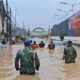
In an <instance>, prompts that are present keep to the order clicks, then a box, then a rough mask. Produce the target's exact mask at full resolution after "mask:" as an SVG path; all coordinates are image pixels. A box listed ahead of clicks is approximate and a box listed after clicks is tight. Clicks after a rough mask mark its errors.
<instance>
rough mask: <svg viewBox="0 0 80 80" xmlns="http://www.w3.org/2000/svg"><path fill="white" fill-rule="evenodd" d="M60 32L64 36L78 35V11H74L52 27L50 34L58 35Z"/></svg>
mask: <svg viewBox="0 0 80 80" xmlns="http://www.w3.org/2000/svg"><path fill="white" fill-rule="evenodd" d="M61 33H63V34H64V35H65V36H80V11H78V12H76V13H75V14H74V15H72V16H71V17H69V18H68V19H67V20H65V21H63V22H61V23H60V24H58V25H54V26H53V27H52V29H51V35H52V36H60V34H61Z"/></svg>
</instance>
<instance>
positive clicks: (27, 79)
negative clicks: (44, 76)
mask: <svg viewBox="0 0 80 80" xmlns="http://www.w3.org/2000/svg"><path fill="white" fill-rule="evenodd" d="M14 80H40V78H39V77H38V76H31V75H20V76H18V77H16V78H15V79H14Z"/></svg>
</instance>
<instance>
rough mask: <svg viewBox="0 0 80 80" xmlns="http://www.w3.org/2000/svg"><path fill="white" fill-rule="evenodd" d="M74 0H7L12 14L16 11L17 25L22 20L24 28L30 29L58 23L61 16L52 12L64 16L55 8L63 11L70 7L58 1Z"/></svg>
mask: <svg viewBox="0 0 80 80" xmlns="http://www.w3.org/2000/svg"><path fill="white" fill-rule="evenodd" d="M75 1H76V0H8V2H9V6H10V7H11V8H12V13H13V15H14V16H15V13H16V16H17V23H18V25H19V27H22V25H23V24H22V23H23V21H24V22H25V28H26V29H27V28H28V27H29V28H30V29H31V30H33V29H34V28H36V27H42V28H44V29H46V30H47V29H48V27H49V25H50V27H52V26H53V25H54V24H58V23H59V22H60V21H61V16H57V17H56V16H54V15H53V14H58V15H62V16H64V17H65V13H64V12H60V11H57V10H56V9H62V10H64V11H69V10H70V9H71V6H68V5H64V4H60V2H67V3H69V4H74V2H75ZM4 2H5V0H4ZM77 3H80V0H77ZM79 7H80V5H77V6H75V9H76V10H75V12H76V11H77V10H79ZM16 9H17V12H16ZM71 14H72V12H69V15H68V16H70V15H71ZM54 17H56V18H54ZM58 18H60V19H58ZM62 20H64V19H62Z"/></svg>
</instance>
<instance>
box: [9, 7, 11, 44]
mask: <svg viewBox="0 0 80 80" xmlns="http://www.w3.org/2000/svg"><path fill="white" fill-rule="evenodd" d="M9 19H10V20H9V21H10V25H9V40H10V45H11V44H12V28H11V8H10V17H9Z"/></svg>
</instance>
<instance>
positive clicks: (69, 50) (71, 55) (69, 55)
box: [64, 46, 77, 63]
mask: <svg viewBox="0 0 80 80" xmlns="http://www.w3.org/2000/svg"><path fill="white" fill-rule="evenodd" d="M76 56H77V54H76V50H75V49H74V47H72V46H67V47H66V48H64V59H65V63H75V58H76Z"/></svg>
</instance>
